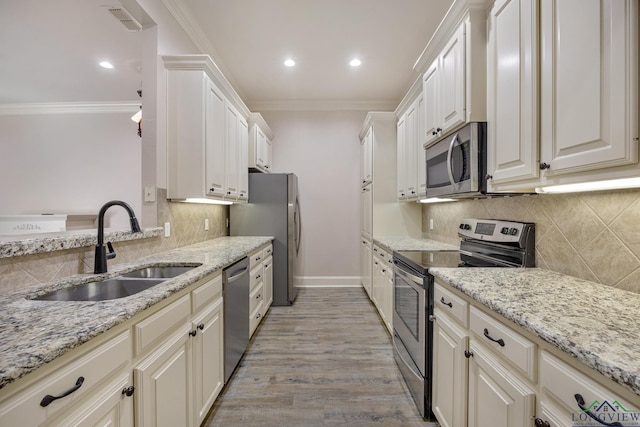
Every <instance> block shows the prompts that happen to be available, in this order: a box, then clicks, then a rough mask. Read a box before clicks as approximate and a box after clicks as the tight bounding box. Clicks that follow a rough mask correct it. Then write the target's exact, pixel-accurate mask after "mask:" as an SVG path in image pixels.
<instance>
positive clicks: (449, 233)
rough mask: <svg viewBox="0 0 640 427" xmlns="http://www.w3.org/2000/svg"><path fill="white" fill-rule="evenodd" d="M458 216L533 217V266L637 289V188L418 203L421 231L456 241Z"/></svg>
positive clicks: (639, 272)
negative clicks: (430, 225)
mask: <svg viewBox="0 0 640 427" xmlns="http://www.w3.org/2000/svg"><path fill="white" fill-rule="evenodd" d="M430 218H432V219H433V220H434V230H433V231H429V225H428V224H429V219H430ZM463 218H497V219H511V220H518V221H528V222H534V223H535V224H536V266H537V267H540V268H544V269H548V270H553V271H557V272H560V273H564V274H568V275H571V276H575V277H580V278H583V279H587V280H591V281H594V282H599V283H603V284H605V285H609V286H615V287H617V288H621V289H626V290H629V291H632V292H638V293H640V227H639V226H638V224H640V190H619V191H606V192H593V193H576V194H565V195H532V196H526V197H511V198H496V199H485V200H469V201H459V202H453V203H440V204H434V205H423V208H422V219H423V225H422V230H423V236H424V237H427V238H432V239H435V240H439V241H443V242H447V243H452V244H456V245H457V244H458V242H459V240H458V238H457V231H456V230H457V226H458V224H459V222H460V220H461V219H463Z"/></svg>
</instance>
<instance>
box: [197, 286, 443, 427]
mask: <svg viewBox="0 0 640 427" xmlns="http://www.w3.org/2000/svg"><path fill="white" fill-rule="evenodd" d="M203 425H204V426H207V427H214V426H222V427H227V426H252V427H256V426H279V427H280V426H283V427H287V426H296V427H297V426H304V427H308V426H309V427H312V426H343V425H344V426H346V425H349V426H369V425H375V426H422V427H424V426H426V425H431V424H430V423H425V422H424V421H423V419H422V417H421V416H420V414H419V413H418V410H417V408H416V406H415V404H414V403H413V400H412V399H411V395H410V394H409V391H408V390H407V388H406V386H405V384H404V382H403V380H402V376H401V374H400V372H399V370H398V368H397V366H396V364H395V361H394V359H393V349H392V343H391V339H390V337H389V335H388V334H387V333H386V332H385V329H384V326H383V325H382V322H381V321H380V319H379V317H378V315H377V313H376V311H375V308H374V307H373V305H372V304H371V303H370V302H369V299H368V297H367V295H366V294H365V292H364V290H363V289H362V288H301V289H300V291H299V293H298V297H297V299H296V302H295V303H294V305H292V306H290V307H272V308H271V310H270V311H269V313H268V315H267V317H266V318H265V319H264V321H263V323H262V325H261V326H260V328H259V329H258V331H257V332H256V335H254V339H253V340H252V342H251V343H250V344H249V348H248V350H247V352H246V353H245V356H244V358H243V360H242V361H241V363H240V366H239V367H238V369H237V370H236V373H235V375H234V377H232V379H231V381H230V382H229V384H227V386H226V387H225V389H224V390H223V392H222V394H221V395H220V396H219V397H218V400H217V401H216V403H215V404H214V406H213V408H212V410H211V412H210V413H209V416H208V418H207V419H206V420H205V422H204V423H203Z"/></svg>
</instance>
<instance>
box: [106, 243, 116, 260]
mask: <svg viewBox="0 0 640 427" xmlns="http://www.w3.org/2000/svg"><path fill="white" fill-rule="evenodd" d="M107 248H109V252H107V259H114V258H115V257H116V251H114V250H113V245H112V244H111V242H107Z"/></svg>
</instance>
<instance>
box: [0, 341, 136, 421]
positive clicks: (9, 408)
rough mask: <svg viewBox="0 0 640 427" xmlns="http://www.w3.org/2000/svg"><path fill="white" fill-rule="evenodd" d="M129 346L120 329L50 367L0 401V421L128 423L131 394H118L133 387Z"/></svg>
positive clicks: (130, 412)
mask: <svg viewBox="0 0 640 427" xmlns="http://www.w3.org/2000/svg"><path fill="white" fill-rule="evenodd" d="M131 348H132V345H131V334H130V333H129V332H128V331H126V332H123V333H120V334H118V335H117V336H115V337H113V338H111V339H109V340H108V341H106V342H104V343H103V344H100V345H99V346H97V347H96V348H94V349H92V350H90V351H87V352H84V353H83V354H82V355H81V356H79V357H77V358H74V359H73V360H71V361H69V362H67V363H64V364H63V365H62V366H59V367H57V368H56V369H55V370H53V371H50V374H49V375H46V376H44V377H42V378H41V379H38V380H37V381H35V382H34V383H33V384H31V385H30V386H28V387H27V388H25V389H24V390H22V391H20V392H18V393H15V394H14V395H12V396H11V397H10V398H9V399H8V400H5V401H3V402H2V404H0V425H6V426H30V425H45V424H46V425H71V424H66V423H65V422H63V421H65V420H69V421H72V420H87V424H88V425H94V424H98V421H99V420H101V419H104V418H110V419H112V420H113V423H114V424H113V425H123V426H127V425H131V424H132V419H133V398H132V397H130V396H126V395H123V394H122V390H123V389H124V388H128V387H130V386H132V385H133V382H132V381H131V368H130V365H129V360H130V358H131ZM120 386H122V388H118V389H114V387H120ZM71 390H73V391H72V392H71V393H69V394H68V395H66V396H64V397H60V398H58V399H50V397H52V396H56V397H57V396H61V395H63V394H64V393H65V392H68V391H71ZM46 396H49V398H47V397H46ZM56 420H58V421H60V422H56Z"/></svg>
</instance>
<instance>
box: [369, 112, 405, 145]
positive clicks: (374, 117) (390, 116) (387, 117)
mask: <svg viewBox="0 0 640 427" xmlns="http://www.w3.org/2000/svg"><path fill="white" fill-rule="evenodd" d="M380 121H390V122H393V123H396V122H397V121H398V117H397V116H396V113H395V112H393V111H370V112H369V113H367V117H365V118H364V122H363V123H362V129H360V140H361V141H362V139H363V138H364V136H365V135H366V134H367V131H368V130H369V128H370V127H371V125H372V124H373V122H380Z"/></svg>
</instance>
